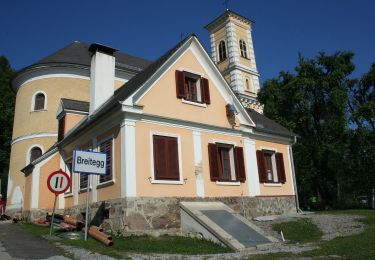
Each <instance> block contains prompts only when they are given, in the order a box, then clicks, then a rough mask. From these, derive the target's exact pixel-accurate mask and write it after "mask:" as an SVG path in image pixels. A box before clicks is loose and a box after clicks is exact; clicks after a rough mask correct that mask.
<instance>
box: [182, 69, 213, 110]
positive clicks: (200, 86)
mask: <svg viewBox="0 0 375 260" xmlns="http://www.w3.org/2000/svg"><path fill="white" fill-rule="evenodd" d="M176 92H177V98H183V99H184V100H187V101H191V102H195V103H204V104H210V103H211V100H210V90H209V84H208V79H206V78H204V77H201V76H200V75H197V74H193V73H190V72H186V71H178V70H176Z"/></svg>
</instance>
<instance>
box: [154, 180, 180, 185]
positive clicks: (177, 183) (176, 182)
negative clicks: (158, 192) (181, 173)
mask: <svg viewBox="0 0 375 260" xmlns="http://www.w3.org/2000/svg"><path fill="white" fill-rule="evenodd" d="M151 183H152V184H171V185H183V184H184V181H183V180H180V181H168V180H154V179H152V180H151Z"/></svg>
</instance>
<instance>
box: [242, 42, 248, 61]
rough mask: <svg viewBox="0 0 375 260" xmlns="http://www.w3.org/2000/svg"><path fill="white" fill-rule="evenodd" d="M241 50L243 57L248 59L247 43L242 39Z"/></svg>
mask: <svg viewBox="0 0 375 260" xmlns="http://www.w3.org/2000/svg"><path fill="white" fill-rule="evenodd" d="M240 51H241V57H243V58H246V59H247V50H246V43H245V41H244V40H242V39H241V40H240Z"/></svg>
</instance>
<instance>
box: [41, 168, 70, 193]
mask: <svg viewBox="0 0 375 260" xmlns="http://www.w3.org/2000/svg"><path fill="white" fill-rule="evenodd" d="M70 183H71V180H70V177H69V175H68V174H67V173H66V172H63V171H55V172H53V173H51V175H50V176H48V179H47V187H48V189H49V190H50V191H51V192H52V193H55V194H56V195H58V194H61V193H64V192H66V191H67V190H68V189H69V187H70Z"/></svg>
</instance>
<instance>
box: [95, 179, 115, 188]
mask: <svg viewBox="0 0 375 260" xmlns="http://www.w3.org/2000/svg"><path fill="white" fill-rule="evenodd" d="M115 183H116V182H115V180H110V181H106V182H102V183H98V185H96V189H101V188H105V187H108V186H112V185H114V184H115Z"/></svg>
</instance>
